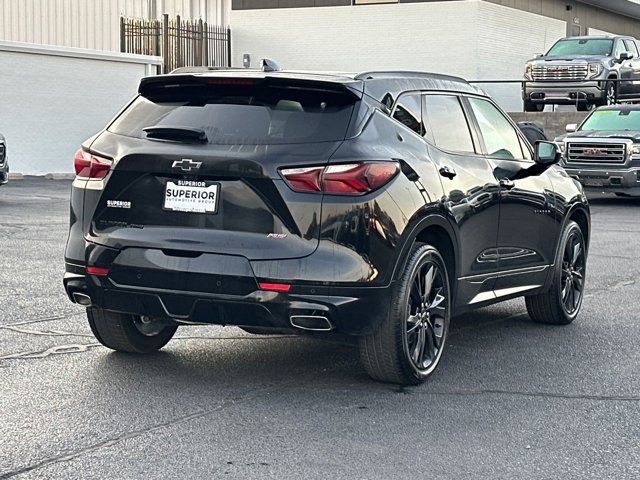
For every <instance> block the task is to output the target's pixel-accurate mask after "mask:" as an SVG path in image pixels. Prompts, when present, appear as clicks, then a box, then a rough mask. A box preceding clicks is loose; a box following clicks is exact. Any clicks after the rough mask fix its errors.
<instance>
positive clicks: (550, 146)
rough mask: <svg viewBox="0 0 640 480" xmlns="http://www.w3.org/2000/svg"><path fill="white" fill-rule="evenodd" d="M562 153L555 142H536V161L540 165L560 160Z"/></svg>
mask: <svg viewBox="0 0 640 480" xmlns="http://www.w3.org/2000/svg"><path fill="white" fill-rule="evenodd" d="M561 156H562V153H561V152H560V149H559V148H558V145H556V144H555V143H553V142H545V141H539V142H536V154H535V158H534V160H535V162H536V163H537V164H539V165H553V164H554V163H558V162H559V161H560V157H561Z"/></svg>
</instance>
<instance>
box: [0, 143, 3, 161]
mask: <svg viewBox="0 0 640 480" xmlns="http://www.w3.org/2000/svg"><path fill="white" fill-rule="evenodd" d="M0 165H4V143H0Z"/></svg>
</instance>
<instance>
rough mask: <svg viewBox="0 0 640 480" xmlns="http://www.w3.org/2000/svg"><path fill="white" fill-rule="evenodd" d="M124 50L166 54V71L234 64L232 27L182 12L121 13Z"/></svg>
mask: <svg viewBox="0 0 640 480" xmlns="http://www.w3.org/2000/svg"><path fill="white" fill-rule="evenodd" d="M120 51H121V52H124V53H135V54H139V55H156V56H159V57H162V58H163V66H162V73H169V72H170V71H171V70H173V69H175V68H178V67H187V66H212V67H230V66H231V29H229V28H225V27H221V26H218V25H209V24H208V23H207V22H203V21H202V20H182V19H181V18H180V16H177V17H176V18H175V19H170V18H169V16H168V15H167V14H165V15H163V16H162V20H147V19H139V18H127V17H120Z"/></svg>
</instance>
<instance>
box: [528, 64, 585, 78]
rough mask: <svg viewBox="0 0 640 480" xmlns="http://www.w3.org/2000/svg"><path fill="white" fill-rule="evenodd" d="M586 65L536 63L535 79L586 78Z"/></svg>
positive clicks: (534, 69) (534, 68)
mask: <svg viewBox="0 0 640 480" xmlns="http://www.w3.org/2000/svg"><path fill="white" fill-rule="evenodd" d="M587 68H588V67H587V66H586V65H546V66H545V65H535V66H534V67H533V72H532V73H533V79H534V80H585V79H586V78H587Z"/></svg>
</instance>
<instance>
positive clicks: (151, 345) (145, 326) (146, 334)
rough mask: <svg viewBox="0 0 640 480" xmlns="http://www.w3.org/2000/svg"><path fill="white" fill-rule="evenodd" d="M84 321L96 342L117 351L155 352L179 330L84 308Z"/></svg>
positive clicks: (152, 321) (148, 320)
mask: <svg viewBox="0 0 640 480" xmlns="http://www.w3.org/2000/svg"><path fill="white" fill-rule="evenodd" d="M87 319H88V320H89V326H90V327H91V331H92V332H93V334H94V335H95V337H96V338H97V339H98V341H99V342H100V343H101V344H102V345H104V346H105V347H107V348H111V349H112V350H118V351H120V352H131V353H149V352H155V351H156V350H160V349H161V348H162V347H164V346H165V345H166V344H167V343H168V342H169V340H171V338H172V337H173V335H174V334H175V333H176V330H177V329H178V327H177V326H176V325H169V324H164V323H161V322H160V321H158V320H154V319H149V318H147V317H141V316H138V315H129V314H126V313H118V312H112V311H110V310H103V309H102V308H98V307H89V308H87Z"/></svg>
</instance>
